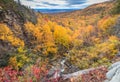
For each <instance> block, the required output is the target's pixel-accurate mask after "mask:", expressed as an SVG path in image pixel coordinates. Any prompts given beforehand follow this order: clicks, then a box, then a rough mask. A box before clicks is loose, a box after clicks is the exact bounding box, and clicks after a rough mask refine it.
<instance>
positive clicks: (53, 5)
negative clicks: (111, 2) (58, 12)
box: [15, 0, 108, 9]
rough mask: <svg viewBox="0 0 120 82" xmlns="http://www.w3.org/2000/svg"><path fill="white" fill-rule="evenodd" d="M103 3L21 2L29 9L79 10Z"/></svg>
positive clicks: (84, 0) (87, 0)
mask: <svg viewBox="0 0 120 82" xmlns="http://www.w3.org/2000/svg"><path fill="white" fill-rule="evenodd" d="M15 1H16V0H15ZM104 1H108V0H21V3H22V4H24V5H26V6H28V7H31V8H40V9H63V8H64V9H68V8H69V9H71V8H72V9H73V8H77V9H81V8H85V7H86V6H89V5H91V4H95V3H100V2H104Z"/></svg>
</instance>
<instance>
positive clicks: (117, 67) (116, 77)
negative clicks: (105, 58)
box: [105, 62, 120, 82]
mask: <svg viewBox="0 0 120 82" xmlns="http://www.w3.org/2000/svg"><path fill="white" fill-rule="evenodd" d="M106 77H107V80H108V81H107V82H120V62H116V63H114V64H112V65H111V66H110V67H109V71H108V73H107V74H106ZM105 82H106V81H105Z"/></svg>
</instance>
